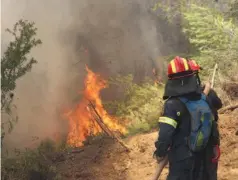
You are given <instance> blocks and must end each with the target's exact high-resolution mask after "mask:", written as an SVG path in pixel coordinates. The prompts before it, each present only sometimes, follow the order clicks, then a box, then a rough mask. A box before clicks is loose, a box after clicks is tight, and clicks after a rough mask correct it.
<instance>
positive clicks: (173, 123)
mask: <svg viewBox="0 0 238 180" xmlns="http://www.w3.org/2000/svg"><path fill="white" fill-rule="evenodd" d="M159 122H160V123H165V124H169V125H171V126H173V127H174V128H176V127H177V122H176V121H175V120H173V119H171V118H168V117H160V118H159Z"/></svg>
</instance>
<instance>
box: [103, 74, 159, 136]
mask: <svg viewBox="0 0 238 180" xmlns="http://www.w3.org/2000/svg"><path fill="white" fill-rule="evenodd" d="M110 84H111V85H112V84H113V85H116V86H117V87H118V88H122V89H123V91H124V99H123V100H121V101H113V102H107V103H106V104H105V106H106V107H107V108H109V109H112V110H114V112H115V115H116V116H118V117H120V118H122V119H126V120H128V121H129V128H128V130H129V134H130V135H131V134H135V133H137V132H147V131H149V130H150V129H151V128H153V127H155V126H156V125H157V121H158V118H159V116H160V111H161V107H162V95H163V94H162V93H163V86H157V85H155V84H154V83H153V82H152V81H151V80H150V79H148V78H147V79H145V82H144V83H142V84H136V83H134V82H133V76H132V75H128V76H117V77H116V78H113V79H111V81H110Z"/></svg>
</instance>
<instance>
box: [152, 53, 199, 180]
mask: <svg viewBox="0 0 238 180" xmlns="http://www.w3.org/2000/svg"><path fill="white" fill-rule="evenodd" d="M201 97H202V96H201V89H200V88H199V83H198V81H197V78H196V76H194V72H193V71H192V70H191V68H190V66H189V64H188V61H187V60H186V59H184V58H181V57H178V56H177V57H175V58H174V59H173V60H172V61H170V63H169V65H168V81H167V83H166V85H165V91H164V96H163V99H164V100H166V101H165V104H164V109H163V113H162V116H161V117H160V119H159V129H160V130H159V137H158V140H157V141H156V142H155V148H156V150H155V152H154V157H156V159H157V161H158V162H160V161H163V159H164V158H165V157H166V156H168V160H169V174H168V177H167V180H195V179H198V177H199V176H200V169H201V168H200V167H195V159H196V153H193V152H192V151H191V150H190V148H189V146H188V137H189V135H190V133H191V131H190V130H191V116H190V113H189V111H188V109H187V107H186V106H185V105H184V103H183V102H182V101H181V100H179V98H186V99H188V100H191V101H199V100H201Z"/></svg>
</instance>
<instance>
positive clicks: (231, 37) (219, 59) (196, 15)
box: [153, 0, 238, 77]
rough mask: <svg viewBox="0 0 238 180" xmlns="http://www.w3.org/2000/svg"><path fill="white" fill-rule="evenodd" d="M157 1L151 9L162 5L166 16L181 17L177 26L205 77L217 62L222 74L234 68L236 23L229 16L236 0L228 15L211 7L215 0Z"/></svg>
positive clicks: (237, 42) (237, 40) (237, 55)
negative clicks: (167, 2) (167, 3)
mask: <svg viewBox="0 0 238 180" xmlns="http://www.w3.org/2000/svg"><path fill="white" fill-rule="evenodd" d="M158 4H161V3H160V2H159V3H157V4H156V5H155V6H154V8H153V10H154V11H156V10H157V9H158V8H162V9H163V10H164V11H165V12H166V16H167V17H169V18H174V17H176V16H177V17H178V16H179V17H180V19H182V24H181V28H182V30H183V32H184V33H185V35H186V36H187V38H188V39H189V41H190V45H191V50H190V52H189V57H190V58H193V59H195V60H196V61H198V62H199V63H200V64H201V65H202V66H203V67H205V71H203V75H205V76H206V77H207V75H209V74H210V72H211V71H210V69H212V68H213V67H214V65H215V63H218V66H219V67H222V68H220V70H221V72H222V74H223V75H227V76H231V74H232V73H231V72H233V71H234V69H236V68H238V66H237V58H238V26H237V24H236V23H235V22H234V20H233V19H234V18H235V16H236V15H235V14H234V13H235V12H236V11H237V8H236V5H237V0H236V1H234V3H233V4H232V5H231V10H233V12H234V13H233V15H231V16H230V17H232V18H228V17H227V15H226V14H224V13H223V12H221V11H219V10H217V9H216V8H215V6H214V5H215V4H213V3H211V2H208V1H194V0H191V1H185V0H180V1H179V2H178V3H176V4H174V5H172V6H171V5H167V7H166V8H164V6H166V4H165V5H163V6H161V5H158ZM169 18H168V19H169ZM170 21H171V20H170ZM173 23H174V22H173ZM187 56H188V55H187ZM187 56H185V57H187Z"/></svg>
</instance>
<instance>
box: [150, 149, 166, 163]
mask: <svg viewBox="0 0 238 180" xmlns="http://www.w3.org/2000/svg"><path fill="white" fill-rule="evenodd" d="M153 158H154V159H156V161H157V163H160V162H161V161H163V160H164V158H165V157H159V156H157V155H156V151H155V152H154V155H153Z"/></svg>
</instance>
